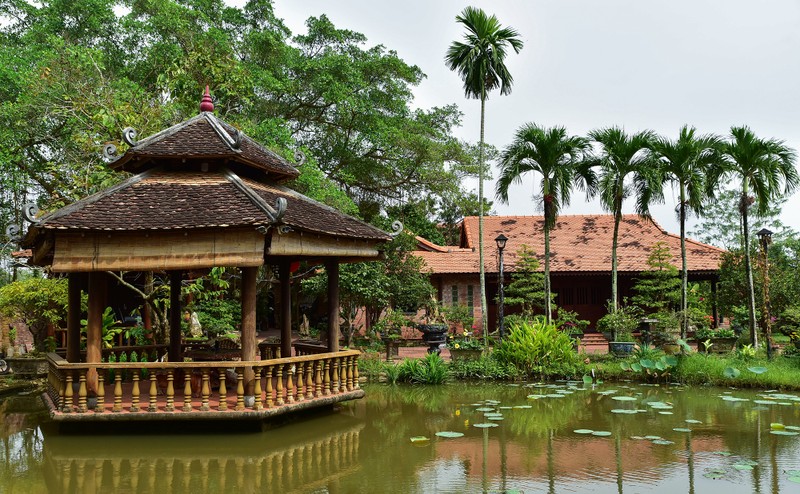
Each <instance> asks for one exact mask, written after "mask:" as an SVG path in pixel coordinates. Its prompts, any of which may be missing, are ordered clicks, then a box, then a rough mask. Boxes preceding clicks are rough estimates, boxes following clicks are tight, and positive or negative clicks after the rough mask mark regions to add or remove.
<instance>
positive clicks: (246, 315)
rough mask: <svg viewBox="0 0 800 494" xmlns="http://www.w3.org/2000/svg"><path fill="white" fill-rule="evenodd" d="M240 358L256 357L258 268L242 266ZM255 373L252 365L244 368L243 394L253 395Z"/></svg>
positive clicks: (247, 359) (249, 358)
mask: <svg viewBox="0 0 800 494" xmlns="http://www.w3.org/2000/svg"><path fill="white" fill-rule="evenodd" d="M241 271H242V360H244V361H245V362H247V361H251V360H255V359H256V278H257V275H258V268H253V267H249V268H242V269H241ZM254 378H255V374H254V373H253V368H252V367H247V368H245V370H244V389H245V395H247V396H253V393H254V384H255V383H254V382H253V380H254Z"/></svg>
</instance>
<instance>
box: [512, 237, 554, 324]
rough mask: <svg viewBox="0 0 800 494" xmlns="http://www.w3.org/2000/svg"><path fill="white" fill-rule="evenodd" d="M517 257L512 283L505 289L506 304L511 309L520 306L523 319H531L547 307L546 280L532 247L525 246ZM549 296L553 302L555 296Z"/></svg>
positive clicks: (518, 251) (518, 252) (520, 249)
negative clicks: (538, 311)
mask: <svg viewBox="0 0 800 494" xmlns="http://www.w3.org/2000/svg"><path fill="white" fill-rule="evenodd" d="M516 255H517V259H516V262H515V263H514V271H512V272H511V282H510V283H509V284H508V286H507V287H506V288H505V304H506V305H508V306H509V307H514V306H519V307H520V309H521V312H522V317H524V318H526V319H531V318H532V317H533V315H534V314H535V313H536V312H537V310H541V309H544V308H545V307H546V306H547V300H546V299H547V296H548V293H547V291H546V290H545V279H544V275H543V274H542V272H541V271H539V259H538V258H537V257H536V253H535V252H533V250H531V248H530V247H528V246H527V245H523V246H522V247H520V248H519V250H517V252H516ZM549 295H550V298H551V302H552V299H553V298H554V296H555V294H552V293H551V294H549Z"/></svg>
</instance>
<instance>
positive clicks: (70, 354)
mask: <svg viewBox="0 0 800 494" xmlns="http://www.w3.org/2000/svg"><path fill="white" fill-rule="evenodd" d="M82 277H83V276H82V275H81V274H80V273H70V274H69V277H68V278H67V362H80V360H81V292H82V289H81V288H82V284H83V279H82Z"/></svg>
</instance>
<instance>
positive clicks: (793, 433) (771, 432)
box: [769, 431, 800, 436]
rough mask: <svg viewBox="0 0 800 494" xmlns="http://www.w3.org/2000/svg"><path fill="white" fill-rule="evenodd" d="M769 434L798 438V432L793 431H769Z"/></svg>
mask: <svg viewBox="0 0 800 494" xmlns="http://www.w3.org/2000/svg"><path fill="white" fill-rule="evenodd" d="M769 433H770V434H775V435H776V436H798V435H800V432H794V431H769Z"/></svg>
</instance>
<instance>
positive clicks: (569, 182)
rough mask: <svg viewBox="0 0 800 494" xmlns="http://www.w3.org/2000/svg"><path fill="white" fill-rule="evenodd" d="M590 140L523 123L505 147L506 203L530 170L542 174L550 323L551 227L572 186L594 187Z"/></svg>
mask: <svg viewBox="0 0 800 494" xmlns="http://www.w3.org/2000/svg"><path fill="white" fill-rule="evenodd" d="M588 150H589V142H588V141H587V140H586V139H584V138H583V137H578V136H570V135H568V134H567V129H565V128H564V127H552V128H549V129H548V128H544V127H540V126H538V125H536V124H532V123H529V124H526V125H523V126H522V127H520V128H519V129H518V130H517V132H516V134H515V135H514V141H513V142H512V143H511V144H510V145H509V146H508V147H507V148H506V149H505V150H504V151H503V154H502V157H501V161H500V178H499V179H498V181H497V186H496V189H497V197H498V198H499V199H500V200H501V201H503V202H505V203H507V202H508V189H509V187H510V186H511V184H513V183H520V182H521V181H522V176H523V175H525V174H526V173H528V172H532V173H538V174H540V175H541V176H542V179H541V181H540V182H539V189H538V194H536V195H534V200H535V201H537V202H538V201H541V205H542V207H543V209H544V291H545V294H546V295H545V297H544V315H545V322H546V323H547V324H550V321H551V319H552V317H553V313H552V312H553V311H552V308H551V305H550V293H551V291H552V290H551V288H550V230H552V229H553V228H554V227H555V225H556V219H557V218H558V212H559V210H560V209H561V207H562V205H563V206H566V205H569V201H570V195H571V192H572V186H573V185H576V186H578V187H580V188H583V189H587V191H589V190H591V189H592V188H593V187H594V181H595V178H594V173H593V172H592V170H591V169H590V168H588V167H587V166H586V164H587V163H586V161H585V159H584V155H585V154H586V152H587V151H588Z"/></svg>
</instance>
